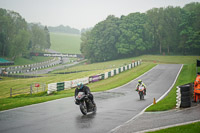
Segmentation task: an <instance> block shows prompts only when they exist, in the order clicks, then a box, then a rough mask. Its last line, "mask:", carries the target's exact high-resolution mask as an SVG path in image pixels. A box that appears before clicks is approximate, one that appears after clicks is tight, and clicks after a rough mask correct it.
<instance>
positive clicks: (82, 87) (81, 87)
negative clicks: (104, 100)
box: [74, 83, 95, 105]
mask: <svg viewBox="0 0 200 133" xmlns="http://www.w3.org/2000/svg"><path fill="white" fill-rule="evenodd" d="M79 92H84V93H85V95H88V98H89V99H90V100H91V101H92V103H93V104H94V105H95V103H94V98H93V95H92V93H91V92H90V88H89V87H88V86H86V85H83V83H78V84H77V88H76V89H75V95H74V96H75V98H76V96H77V95H78V93H79ZM76 104H77V102H76Z"/></svg>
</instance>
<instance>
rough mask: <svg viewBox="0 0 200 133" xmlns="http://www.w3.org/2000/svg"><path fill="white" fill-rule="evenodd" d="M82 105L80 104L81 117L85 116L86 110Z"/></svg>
mask: <svg viewBox="0 0 200 133" xmlns="http://www.w3.org/2000/svg"><path fill="white" fill-rule="evenodd" d="M84 104H85V103H80V110H81V113H82V114H83V115H87V108H86V105H84Z"/></svg>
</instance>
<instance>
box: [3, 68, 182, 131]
mask: <svg viewBox="0 0 200 133" xmlns="http://www.w3.org/2000/svg"><path fill="white" fill-rule="evenodd" d="M181 68H182V65H181V64H159V65H157V66H155V67H154V68H152V69H151V70H150V71H148V72H146V73H145V74H143V75H141V76H140V77H138V78H136V79H134V80H132V81H131V82H129V83H127V84H125V85H123V86H121V87H117V88H114V89H112V90H109V91H104V92H97V93H93V94H94V99H95V102H96V104H97V112H96V113H95V114H93V113H91V114H88V115H86V116H83V115H82V113H81V112H80V109H79V106H77V105H75V103H74V97H68V98H62V99H58V100H53V101H49V102H45V103H40V104H35V105H30V106H25V107H20V108H16V109H11V110H7V111H1V112H0V132H1V133H46V132H48V133H55V132H56V133H80V132H81V133H106V132H114V131H115V130H117V129H119V128H120V125H123V124H124V123H126V122H127V121H130V120H133V118H135V117H137V116H138V114H140V113H141V112H143V110H144V109H145V108H146V107H147V106H149V105H150V104H152V102H153V99H154V98H155V99H159V98H161V97H162V96H163V95H165V94H166V92H168V90H169V89H170V88H171V87H172V86H173V84H174V82H175V80H176V78H177V76H178V74H179V72H180V70H181ZM138 79H141V80H142V81H143V82H144V83H145V84H146V86H147V95H146V96H145V100H141V101H140V100H139V96H138V93H137V92H136V91H135V88H136V85H137V81H138Z"/></svg>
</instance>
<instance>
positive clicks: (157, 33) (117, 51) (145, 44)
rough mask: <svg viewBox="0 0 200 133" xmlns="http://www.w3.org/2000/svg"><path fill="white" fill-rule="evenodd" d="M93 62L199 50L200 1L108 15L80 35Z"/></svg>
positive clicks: (182, 53)
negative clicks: (123, 14)
mask: <svg viewBox="0 0 200 133" xmlns="http://www.w3.org/2000/svg"><path fill="white" fill-rule="evenodd" d="M81 40H82V42H81V52H82V54H83V55H84V56H85V57H86V58H87V59H89V60H90V61H91V62H99V61H105V60H112V59H116V58H123V57H131V56H134V55H142V54H158V53H159V54H161V55H162V54H168V55H174V54H181V55H199V54H200V52H199V51H200V3H198V2H196V3H195V2H194V3H190V4H188V5H185V7H183V8H180V7H171V6H169V7H166V8H153V9H150V10H148V11H147V12H146V13H138V12H137V13H130V14H129V15H127V16H121V17H120V18H117V17H115V16H108V17H107V18H106V20H104V21H101V22H99V23H98V24H96V25H95V27H94V28H93V29H92V30H91V31H87V32H85V33H83V34H82V36H81Z"/></svg>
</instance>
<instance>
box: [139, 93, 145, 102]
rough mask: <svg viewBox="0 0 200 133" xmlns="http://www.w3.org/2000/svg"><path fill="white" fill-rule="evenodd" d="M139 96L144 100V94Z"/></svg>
mask: <svg viewBox="0 0 200 133" xmlns="http://www.w3.org/2000/svg"><path fill="white" fill-rule="evenodd" d="M139 96H140V100H144V94H141V92H139Z"/></svg>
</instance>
